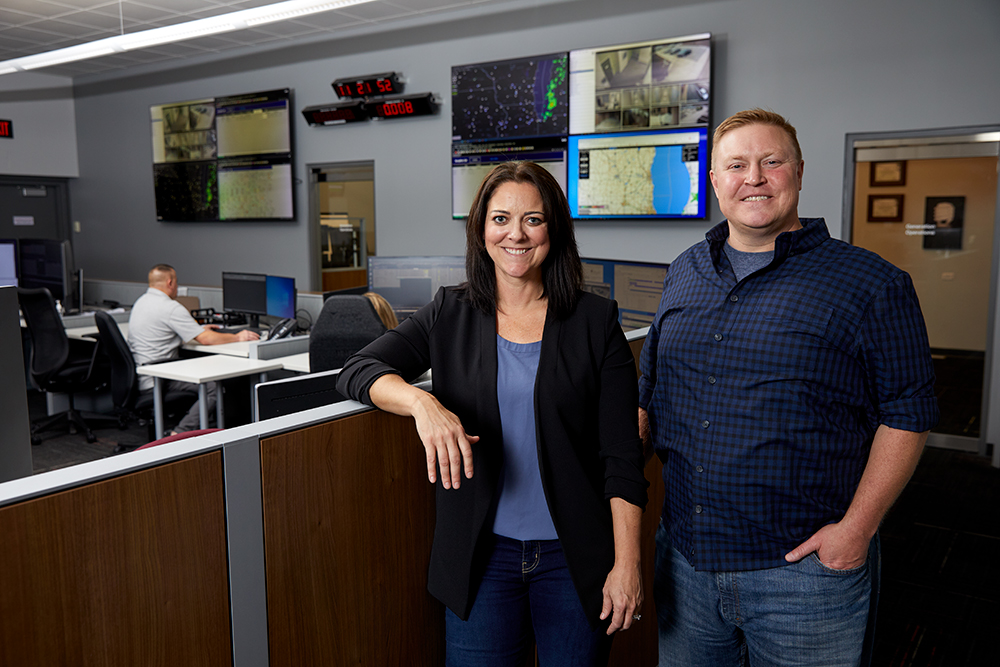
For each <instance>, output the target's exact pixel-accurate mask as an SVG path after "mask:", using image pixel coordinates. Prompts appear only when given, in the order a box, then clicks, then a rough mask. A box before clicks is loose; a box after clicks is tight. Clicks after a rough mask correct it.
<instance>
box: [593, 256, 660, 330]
mask: <svg viewBox="0 0 1000 667" xmlns="http://www.w3.org/2000/svg"><path fill="white" fill-rule="evenodd" d="M581 261H582V263H583V289H585V290H586V291H588V292H593V293H595V294H599V295H601V296H604V297H607V298H609V299H614V300H615V301H617V302H618V319H619V321H620V322H621V324H622V328H623V329H625V330H626V331H631V330H632V329H641V328H642V327H647V326H649V325H650V324H651V323H652V321H653V317H654V316H655V315H656V310H657V308H659V306H660V297H661V296H662V295H663V280H664V278H666V276H667V268H668V267H669V266H670V265H669V264H656V263H653V262H629V261H619V260H614V259H590V258H586V257H584V258H582V259H581Z"/></svg>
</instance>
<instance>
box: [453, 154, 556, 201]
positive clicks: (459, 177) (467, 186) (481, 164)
mask: <svg viewBox="0 0 1000 667" xmlns="http://www.w3.org/2000/svg"><path fill="white" fill-rule="evenodd" d="M509 160H525V161H531V162H537V163H538V164H539V165H540V166H542V167H544V168H545V169H546V170H547V171H548V172H549V173H550V174H552V175H553V176H554V177H555V179H556V180H557V181H558V182H559V185H561V186H562V189H563V192H566V137H543V138H539V139H523V140H512V141H487V142H481V143H460V144H452V145H451V210H452V218H455V219H459V218H464V217H466V216H467V215H469V209H471V208H472V201H473V200H474V199H475V197H476V192H478V191H479V185H480V184H481V183H482V182H483V179H484V178H486V175H487V174H489V173H490V170H491V169H492V168H493V167H494V166H495V165H497V164H499V163H501V162H507V161H509Z"/></svg>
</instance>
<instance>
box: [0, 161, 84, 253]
mask: <svg viewBox="0 0 1000 667" xmlns="http://www.w3.org/2000/svg"><path fill="white" fill-rule="evenodd" d="M0 238H5V239H11V238H16V239H21V238H30V239H69V238H70V233H69V195H68V188H67V186H66V181H65V180H62V179H53V178H40V179H30V178H24V177H12V176H7V177H4V176H0Z"/></svg>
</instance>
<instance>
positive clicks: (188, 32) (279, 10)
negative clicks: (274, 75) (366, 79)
mask: <svg viewBox="0 0 1000 667" xmlns="http://www.w3.org/2000/svg"><path fill="white" fill-rule="evenodd" d="M367 2H372V0H287V1H286V2H276V3H274V4H272V5H265V6H263V7H256V8H254V9H244V10H242V11H238V12H232V13H231V14H222V15H220V16H213V17H210V18H206V19H198V20H196V21H188V22H187V23H178V24H176V25H170V26H165V27H163V28H153V29H151V30H143V31H141V32H133V33H129V34H122V35H115V36H114V37H108V38H106V39H99V40H97V41H94V42H89V43H87V44H78V45H76V46H70V47H68V48H65V49H57V50H55V51H49V52H48V53H39V54H36V55H32V56H24V57H21V58H12V59H11V60H5V61H3V62H0V75H3V74H12V73H14V72H21V71H27V70H33V69H39V68H42V67H51V66H53V65H62V64H64V63H69V62H75V61H78V60H87V59H89V58H98V57H100V56H106V55H110V54H112V53H123V52H125V51H133V50H136V49H144V48H147V47H150V46H157V45H160V44H170V43H172V42H181V41H184V40H186V39H195V38H197V37H205V36H208V35H215V34H219V33H223V32H230V31H233V30H243V29H245V28H249V27H253V26H258V25H264V24H266V23H273V22H275V21H285V20H288V19H292V18H300V17H302V16H307V15H309V14H316V13H319V12H326V11H330V10H331V9H343V8H345V7H351V6H353V5H361V4H364V3H367Z"/></svg>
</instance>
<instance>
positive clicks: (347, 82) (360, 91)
mask: <svg viewBox="0 0 1000 667" xmlns="http://www.w3.org/2000/svg"><path fill="white" fill-rule="evenodd" d="M330 85H331V86H333V89H334V90H335V91H337V96H338V97H340V98H348V99H359V98H365V97H374V96H377V95H398V94H399V93H401V92H403V84H402V83H401V82H400V80H399V73H398V72H384V73H382V74H368V75H367V76H351V77H345V78H343V79H337V80H336V81H334V82H333V83H332V84H330Z"/></svg>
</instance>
